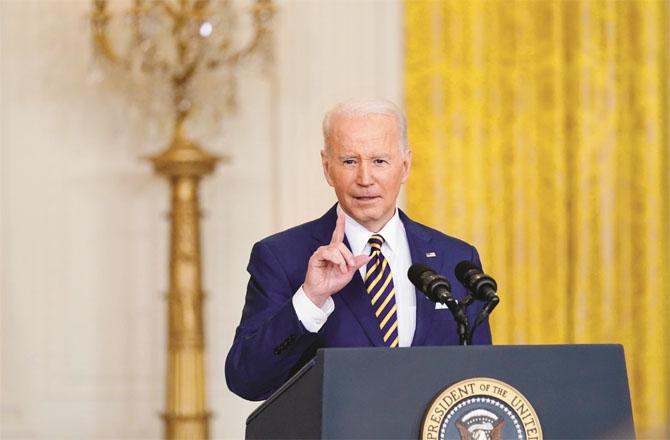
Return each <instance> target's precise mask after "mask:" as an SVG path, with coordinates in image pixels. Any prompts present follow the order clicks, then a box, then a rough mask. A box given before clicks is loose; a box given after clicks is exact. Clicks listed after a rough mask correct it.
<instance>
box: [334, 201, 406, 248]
mask: <svg viewBox="0 0 670 440" xmlns="http://www.w3.org/2000/svg"><path fill="white" fill-rule="evenodd" d="M337 211H338V212H341V213H342V214H344V219H345V222H344V233H345V235H346V236H347V240H348V241H349V246H351V252H352V253H353V254H354V255H363V254H365V248H366V246H369V245H368V240H369V239H370V236H371V235H373V234H379V235H381V236H382V237H384V245H386V246H388V247H389V249H390V250H391V251H394V250H395V249H398V246H399V243H401V242H402V241H401V240H402V234H403V231H404V228H403V224H402V221H401V220H400V216H399V215H398V208H396V210H395V213H394V214H393V217H391V218H390V219H389V221H388V222H386V224H385V225H384V227H383V228H382V229H381V230H380V231H379V232H370V231H368V230H367V229H366V228H365V226H363V225H361V224H360V223H358V222H357V221H356V220H354V219H353V218H351V217H349V215H348V214H347V213H346V212H344V210H343V209H342V208H341V207H340V205H339V203H338V205H337Z"/></svg>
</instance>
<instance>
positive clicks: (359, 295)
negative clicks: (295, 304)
mask: <svg viewBox="0 0 670 440" xmlns="http://www.w3.org/2000/svg"><path fill="white" fill-rule="evenodd" d="M336 221H337V205H335V206H333V207H332V208H331V209H330V210H328V212H327V213H326V214H325V215H324V216H323V217H321V221H320V224H319V227H318V228H317V229H316V230H315V232H314V237H315V238H316V239H317V240H318V241H319V242H320V243H321V245H322V246H323V245H326V244H328V243H330V240H331V238H332V235H333V230H334V229H335V222H336ZM344 244H345V245H346V246H347V248H349V250H351V246H350V245H349V240H347V238H346V236H345V237H344ZM336 296H337V297H339V298H341V299H342V302H343V303H344V304H346V306H347V307H349V309H350V310H351V313H352V314H353V315H354V317H355V318H356V320H357V321H358V322H359V324H360V325H361V327H362V328H363V330H364V331H365V334H367V336H368V338H370V341H371V342H372V344H373V345H374V346H377V347H383V346H384V341H383V339H382V334H381V331H380V330H379V325H378V324H377V319H376V318H375V316H374V314H373V313H372V306H371V305H370V301H369V298H368V296H367V294H366V293H365V285H364V284H363V278H361V274H360V273H359V272H358V271H356V273H355V274H354V277H353V279H352V280H351V281H350V282H349V284H347V285H346V286H345V287H344V288H343V289H342V290H340V292H339V293H337V294H336Z"/></svg>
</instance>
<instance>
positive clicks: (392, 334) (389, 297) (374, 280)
mask: <svg viewBox="0 0 670 440" xmlns="http://www.w3.org/2000/svg"><path fill="white" fill-rule="evenodd" d="M368 242H369V243H370V255H371V256H372V258H371V259H370V261H369V262H368V265H367V268H366V271H365V290H367V291H368V295H370V304H372V310H373V311H374V314H375V316H376V317H377V321H378V323H379V329H380V330H381V332H382V338H383V339H384V345H386V346H387V347H397V346H398V314H397V313H396V302H395V287H394V286H393V276H392V275H391V266H389V264H388V260H387V259H386V258H384V255H383V254H382V244H383V243H384V237H382V236H381V235H379V234H374V235H373V236H371V237H370V240H368Z"/></svg>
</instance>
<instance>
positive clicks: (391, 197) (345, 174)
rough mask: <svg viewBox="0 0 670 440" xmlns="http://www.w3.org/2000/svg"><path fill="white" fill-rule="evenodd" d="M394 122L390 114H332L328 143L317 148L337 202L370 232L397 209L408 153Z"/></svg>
mask: <svg viewBox="0 0 670 440" xmlns="http://www.w3.org/2000/svg"><path fill="white" fill-rule="evenodd" d="M399 136H400V133H398V127H397V123H396V120H395V118H394V117H393V116H390V115H375V114H373V115H366V116H361V115H334V116H333V119H332V120H331V125H330V133H329V134H328V144H329V145H330V148H327V149H326V150H324V151H322V152H321V162H322V164H323V172H324V174H325V176H326V180H327V181H328V184H329V185H330V186H332V187H333V188H335V194H336V195H337V199H338V201H339V202H340V206H341V207H342V209H343V210H344V212H346V213H347V214H349V216H351V217H352V218H353V219H355V220H356V221H357V222H358V223H360V224H361V225H363V226H365V228H366V229H368V230H369V231H372V232H378V231H379V230H380V229H381V228H382V227H384V225H385V224H386V222H388V221H389V220H390V219H391V217H392V216H393V214H394V212H395V207H396V200H397V199H398V194H399V193H400V187H401V186H402V184H403V183H405V181H406V180H407V176H408V175H409V168H410V164H411V161H412V155H411V152H410V151H409V150H406V151H403V150H401V148H400V146H399V145H400V143H399Z"/></svg>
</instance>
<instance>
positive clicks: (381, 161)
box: [374, 159, 389, 165]
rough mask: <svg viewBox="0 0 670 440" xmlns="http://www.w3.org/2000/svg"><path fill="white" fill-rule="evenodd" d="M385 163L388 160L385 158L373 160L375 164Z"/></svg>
mask: <svg viewBox="0 0 670 440" xmlns="http://www.w3.org/2000/svg"><path fill="white" fill-rule="evenodd" d="M387 163H389V162H388V160H386V159H375V160H374V164H375V165H386V164H387Z"/></svg>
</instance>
